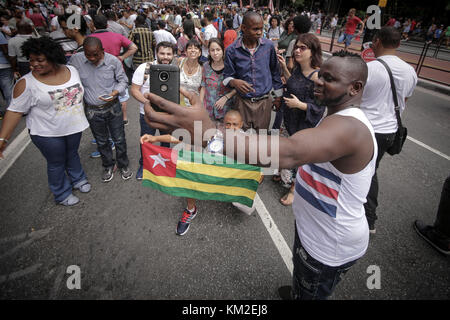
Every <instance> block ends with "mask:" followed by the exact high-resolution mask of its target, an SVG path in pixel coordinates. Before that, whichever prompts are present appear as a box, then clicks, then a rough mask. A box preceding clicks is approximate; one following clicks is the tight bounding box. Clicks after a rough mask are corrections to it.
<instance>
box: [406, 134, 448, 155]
mask: <svg viewBox="0 0 450 320" xmlns="http://www.w3.org/2000/svg"><path fill="white" fill-rule="evenodd" d="M406 138H407V139H408V140H410V141H412V142H414V143H416V144H418V145H419V146H421V147H424V148H425V149H427V150H429V151H431V152H433V153H435V154H437V155H439V156H441V157H442V158H444V159H446V160H450V157H449V156H448V155H446V154H445V153H442V152H440V151H439V150H436V149H434V148H432V147H430V146H429V145H426V144H425V143H423V142H420V141H419V140H416V139H414V138H412V137H410V136H407V137H406Z"/></svg>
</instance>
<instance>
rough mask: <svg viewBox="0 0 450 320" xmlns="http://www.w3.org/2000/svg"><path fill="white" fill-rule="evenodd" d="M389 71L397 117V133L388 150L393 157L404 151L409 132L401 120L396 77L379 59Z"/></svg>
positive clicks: (382, 62) (383, 63)
mask: <svg viewBox="0 0 450 320" xmlns="http://www.w3.org/2000/svg"><path fill="white" fill-rule="evenodd" d="M377 61H379V62H380V63H381V64H382V65H383V66H384V67H385V68H386V70H387V72H388V73H389V78H390V80H391V89H392V96H393V97H394V109H395V116H396V117H397V124H398V128H397V132H396V133H395V138H394V142H393V143H392V146H391V147H389V149H387V153H389V154H390V155H391V156H393V155H395V154H399V153H400V151H402V147H403V144H404V143H405V140H406V137H407V135H408V130H407V129H406V127H404V126H403V125H402V119H401V118H400V106H399V105H398V99H397V90H396V89H395V83H394V77H393V76H392V72H391V69H390V68H389V66H388V65H387V63H386V62H384V61H383V60H381V59H377Z"/></svg>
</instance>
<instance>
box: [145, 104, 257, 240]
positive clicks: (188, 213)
mask: <svg viewBox="0 0 450 320" xmlns="http://www.w3.org/2000/svg"><path fill="white" fill-rule="evenodd" d="M223 123H224V125H225V128H226V129H233V130H241V129H242V126H243V125H244V121H243V120H242V116H241V114H240V113H239V111H237V110H229V111H228V112H227V113H226V114H225V117H224V118H223ZM145 142H150V143H157V142H166V143H173V144H178V143H180V140H178V139H176V138H175V137H173V136H171V135H170V134H165V135H161V136H153V135H150V134H144V135H143V136H142V137H141V144H144V143H145ZM233 205H234V206H235V207H236V208H238V209H239V210H241V211H242V212H244V213H246V214H249V215H250V214H251V213H252V212H253V211H254V210H255V208H254V205H253V207H251V208H250V207H247V206H245V205H243V204H240V203H237V202H233ZM197 213H198V210H197V206H196V205H195V199H191V198H188V199H187V207H186V209H184V211H183V214H182V216H181V218H180V221H178V224H177V229H176V234H177V235H179V236H182V235H184V234H186V232H187V231H188V230H189V225H190V223H191V221H192V220H193V219H194V218H195V217H196V216H197Z"/></svg>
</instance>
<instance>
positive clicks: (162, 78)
mask: <svg viewBox="0 0 450 320" xmlns="http://www.w3.org/2000/svg"><path fill="white" fill-rule="evenodd" d="M158 77H159V80H160V81H161V82H166V81H168V80H169V78H170V76H169V73H168V72H167V71H161V72H160V73H159V75H158Z"/></svg>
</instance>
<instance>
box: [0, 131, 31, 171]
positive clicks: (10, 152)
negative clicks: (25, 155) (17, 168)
mask: <svg viewBox="0 0 450 320" xmlns="http://www.w3.org/2000/svg"><path fill="white" fill-rule="evenodd" d="M30 142H31V139H30V136H29V134H28V129H27V128H25V129H23V130H22V132H21V133H20V134H19V135H18V136H17V137H16V138H15V139H14V140H13V142H11V145H9V146H8V148H6V150H5V151H4V152H3V158H4V159H3V160H1V159H0V179H1V178H3V176H4V175H5V173H6V172H7V171H8V170H9V168H10V167H11V166H12V165H13V164H14V162H15V161H16V160H17V158H19V157H20V155H21V154H22V152H23V151H24V150H25V148H26V147H27V146H28V145H29V144H30Z"/></svg>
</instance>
